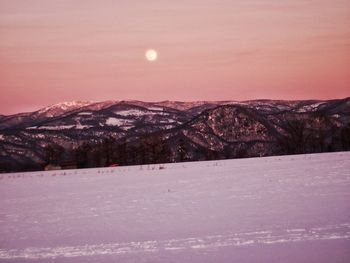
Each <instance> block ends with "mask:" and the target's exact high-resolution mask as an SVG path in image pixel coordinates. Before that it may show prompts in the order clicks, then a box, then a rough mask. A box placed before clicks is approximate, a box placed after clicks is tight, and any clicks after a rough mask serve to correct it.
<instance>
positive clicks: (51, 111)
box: [37, 101, 93, 117]
mask: <svg viewBox="0 0 350 263" xmlns="http://www.w3.org/2000/svg"><path fill="white" fill-rule="evenodd" d="M92 103H93V102H91V101H66V102H60V103H57V104H53V105H51V106H48V107H45V108H42V109H40V110H38V111H37V114H38V115H46V116H47V117H54V116H57V115H59V114H62V113H63V112H66V111H71V110H76V109H80V108H82V107H85V106H87V105H90V104H92Z"/></svg>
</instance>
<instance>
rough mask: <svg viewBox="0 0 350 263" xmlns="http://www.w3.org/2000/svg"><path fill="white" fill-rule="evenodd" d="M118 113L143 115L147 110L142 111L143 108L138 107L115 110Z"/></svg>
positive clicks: (122, 114)
mask: <svg viewBox="0 0 350 263" xmlns="http://www.w3.org/2000/svg"><path fill="white" fill-rule="evenodd" d="M115 113H116V114H118V115H121V116H143V115H145V114H146V113H148V112H147V111H141V110H136V109H131V110H120V111H116V112H115Z"/></svg>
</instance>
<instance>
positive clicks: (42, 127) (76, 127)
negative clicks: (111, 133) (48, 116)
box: [26, 123, 93, 131]
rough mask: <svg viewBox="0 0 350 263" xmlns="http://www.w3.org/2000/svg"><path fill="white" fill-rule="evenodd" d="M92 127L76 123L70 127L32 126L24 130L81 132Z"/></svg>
mask: <svg viewBox="0 0 350 263" xmlns="http://www.w3.org/2000/svg"><path fill="white" fill-rule="evenodd" d="M91 127H93V126H92V125H82V124H81V123H77V124H76V125H74V124H72V125H55V126H39V127H37V126H32V127H28V128H26V129H27V130H35V129H38V130H52V131H55V130H67V129H73V128H74V129H77V130H82V129H87V128H91Z"/></svg>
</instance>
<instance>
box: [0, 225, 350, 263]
mask: <svg viewBox="0 0 350 263" xmlns="http://www.w3.org/2000/svg"><path fill="white" fill-rule="evenodd" d="M334 239H349V240H350V223H344V224H339V225H327V226H322V227H314V228H309V229H304V228H293V229H285V230H265V231H257V232H243V233H232V234H226V235H210V236H204V237H191V238H180V239H169V240H160V241H156V240H149V241H140V242H137V241H135V242H124V243H109V244H92V245H91V244H90V245H81V246H62V247H28V248H25V249H0V259H15V258H17V259H18V258H23V259H45V258H47V259H49V258H58V257H66V258H69V257H84V256H98V255H121V254H131V253H157V252H160V251H181V250H197V249H204V250H205V249H212V248H220V247H241V246H253V245H258V244H264V245H272V244H279V243H289V242H306V241H317V240H334Z"/></svg>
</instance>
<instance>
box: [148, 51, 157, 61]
mask: <svg viewBox="0 0 350 263" xmlns="http://www.w3.org/2000/svg"><path fill="white" fill-rule="evenodd" d="M145 55H146V59H147V60H148V61H155V60H157V57H158V54H157V51H155V50H154V49H149V50H147V51H146V54H145Z"/></svg>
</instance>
